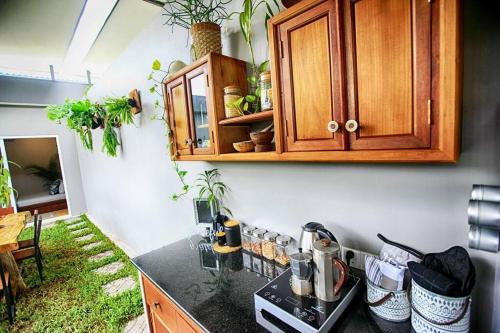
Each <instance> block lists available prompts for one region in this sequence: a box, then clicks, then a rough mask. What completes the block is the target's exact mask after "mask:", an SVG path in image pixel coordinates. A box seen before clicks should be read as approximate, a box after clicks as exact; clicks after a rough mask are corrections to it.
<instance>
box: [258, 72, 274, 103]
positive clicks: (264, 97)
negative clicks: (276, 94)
mask: <svg viewBox="0 0 500 333" xmlns="http://www.w3.org/2000/svg"><path fill="white" fill-rule="evenodd" d="M260 107H261V108H262V111H266V110H271V109H272V108H273V86H272V84H271V72H269V71H267V72H263V73H261V74H260Z"/></svg>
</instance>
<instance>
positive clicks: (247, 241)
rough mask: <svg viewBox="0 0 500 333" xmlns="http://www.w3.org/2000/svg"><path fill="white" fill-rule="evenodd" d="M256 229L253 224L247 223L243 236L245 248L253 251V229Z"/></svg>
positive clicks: (242, 242)
mask: <svg viewBox="0 0 500 333" xmlns="http://www.w3.org/2000/svg"><path fill="white" fill-rule="evenodd" d="M254 230H255V227H252V226H251V225H247V226H246V227H244V228H243V235H242V236H241V245H242V246H243V250H246V251H248V252H251V251H252V244H251V243H252V231H254Z"/></svg>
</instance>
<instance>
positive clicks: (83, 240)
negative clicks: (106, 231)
mask: <svg viewBox="0 0 500 333" xmlns="http://www.w3.org/2000/svg"><path fill="white" fill-rule="evenodd" d="M94 236H95V235H94V234H88V235H85V236H82V237H78V238H75V240H76V241H77V242H85V241H88V240H91V239H92V238H94Z"/></svg>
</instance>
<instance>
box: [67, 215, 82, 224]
mask: <svg viewBox="0 0 500 333" xmlns="http://www.w3.org/2000/svg"><path fill="white" fill-rule="evenodd" d="M81 220H82V219H81V218H80V217H79V216H78V217H73V218H71V219H67V220H65V221H64V223H66V224H73V223H75V222H78V221H81Z"/></svg>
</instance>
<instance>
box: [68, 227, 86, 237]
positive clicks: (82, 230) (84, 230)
mask: <svg viewBox="0 0 500 333" xmlns="http://www.w3.org/2000/svg"><path fill="white" fill-rule="evenodd" d="M87 231H90V229H89V228H87V227H85V228H82V229H78V230H73V231H71V234H72V235H78V234H80V233H82V232H87Z"/></svg>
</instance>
